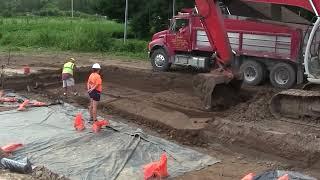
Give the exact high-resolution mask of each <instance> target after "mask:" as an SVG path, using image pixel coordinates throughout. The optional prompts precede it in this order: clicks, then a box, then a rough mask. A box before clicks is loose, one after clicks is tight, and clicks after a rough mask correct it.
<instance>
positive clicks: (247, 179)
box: [241, 173, 255, 180]
mask: <svg viewBox="0 0 320 180" xmlns="http://www.w3.org/2000/svg"><path fill="white" fill-rule="evenodd" d="M254 176H255V174H253V173H250V174H248V175H246V176H245V177H244V178H242V179H241V180H254Z"/></svg>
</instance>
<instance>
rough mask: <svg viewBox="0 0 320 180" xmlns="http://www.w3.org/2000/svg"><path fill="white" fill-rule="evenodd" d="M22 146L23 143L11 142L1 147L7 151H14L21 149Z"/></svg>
mask: <svg viewBox="0 0 320 180" xmlns="http://www.w3.org/2000/svg"><path fill="white" fill-rule="evenodd" d="M21 147H23V144H9V145H6V146H3V147H1V149H2V150H3V151H4V152H5V153H12V152H14V151H16V150H17V149H19V148H21Z"/></svg>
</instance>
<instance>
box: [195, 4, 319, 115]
mask: <svg viewBox="0 0 320 180" xmlns="http://www.w3.org/2000/svg"><path fill="white" fill-rule="evenodd" d="M241 1H248V2H257V3H268V4H279V5H291V6H296V7H301V8H304V9H306V10H308V11H310V12H313V13H314V14H315V15H316V16H317V17H318V18H317V21H316V23H315V25H314V27H313V29H312V31H311V33H310V36H309V40H308V44H307V48H306V50H305V57H304V58H305V59H304V66H305V72H306V74H307V75H308V80H309V81H310V82H312V81H311V80H313V82H319V84H320V78H314V76H312V75H311V73H309V66H308V64H309V62H310V58H311V57H310V53H309V51H310V47H311V44H312V41H313V37H314V36H315V33H316V31H317V29H318V27H320V18H319V13H320V0H241ZM195 3H196V10H197V13H198V15H199V16H200V17H201V22H202V25H203V27H204V29H205V31H206V33H207V36H208V39H209V42H210V44H211V46H212V47H215V49H216V55H217V56H216V61H215V65H216V67H217V65H218V66H219V67H220V68H217V69H214V70H212V71H211V73H207V74H201V75H199V76H198V78H196V79H195V80H194V88H195V91H196V92H198V93H199V94H200V97H201V98H202V100H203V101H204V104H205V109H212V108H213V107H214V106H221V105H226V102H230V99H234V98H236V97H237V92H238V91H239V89H240V88H239V87H241V82H242V81H241V78H239V77H241V76H238V75H239V73H238V72H237V71H231V68H230V66H229V65H230V64H232V63H231V62H232V60H233V54H232V49H231V45H230V43H229V38H228V35H227V31H226V29H225V26H224V22H223V16H222V14H221V10H220V7H219V5H218V4H219V2H218V0H195ZM319 67H320V63H319ZM232 69H233V70H234V68H232ZM236 73H237V74H236ZM239 82H240V83H239ZM296 94H297V93H292V92H285V93H279V95H278V96H277V95H276V96H275V97H274V98H273V100H272V102H271V106H272V107H271V111H272V113H273V114H280V113H281V111H282V109H281V107H285V106H284V105H281V103H282V102H284V101H282V98H283V97H284V96H286V97H289V98H287V99H290V98H291V99H292V96H294V97H295V98H300V99H301V98H302V99H303V98H305V95H304V94H303V93H302V95H298V96H297V95H296ZM300 94H301V92H300ZM316 96H317V97H318V98H314V96H310V97H311V99H317V101H316V103H315V104H316V105H314V104H313V105H311V106H312V107H317V108H316V109H317V110H316V111H317V112H316V114H317V116H319V117H320V103H318V102H320V94H319V95H318V94H317V95H316ZM308 97H309V96H308ZM216 102H218V103H216ZM290 104H298V105H299V104H300V103H294V102H292V103H290ZM303 106H304V107H306V108H300V109H307V110H305V111H303V112H300V113H298V114H302V115H305V114H310V111H312V112H313V111H315V110H314V109H315V108H312V107H311V106H309V105H303ZM299 107H300V106H299ZM296 109H299V108H296Z"/></svg>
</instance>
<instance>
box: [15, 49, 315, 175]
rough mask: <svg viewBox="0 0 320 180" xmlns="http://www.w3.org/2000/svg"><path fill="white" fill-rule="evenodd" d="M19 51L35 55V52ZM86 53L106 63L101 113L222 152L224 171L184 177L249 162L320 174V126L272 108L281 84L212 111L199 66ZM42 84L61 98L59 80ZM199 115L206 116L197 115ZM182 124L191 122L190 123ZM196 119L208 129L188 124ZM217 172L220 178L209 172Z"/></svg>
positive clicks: (81, 100)
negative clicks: (161, 69)
mask: <svg viewBox="0 0 320 180" xmlns="http://www.w3.org/2000/svg"><path fill="white" fill-rule="evenodd" d="M48 57H50V56H44V57H39V56H37V58H36V61H32V63H33V65H34V66H40V65H41V66H44V65H46V63H44V64H41V63H40V64H39V61H41V60H44V59H47V58H48ZM62 57H65V55H61V56H57V58H56V59H60V60H59V61H58V60H53V62H50V63H49V64H51V66H55V67H58V66H61V62H63V60H61V59H63V58H62ZM18 58H19V59H20V60H21V61H26V62H30V61H29V59H30V57H26V56H19V57H17V59H18ZM86 58H87V56H83V57H80V58H79V59H80V62H79V63H80V64H81V65H87V64H90V63H92V62H100V63H101V64H103V65H105V66H104V68H103V69H104V73H103V76H104V83H105V84H104V91H103V96H102V97H103V99H102V101H101V104H100V105H101V106H100V108H101V109H100V110H101V112H102V113H107V114H109V115H110V114H111V115H116V116H121V117H124V118H125V119H127V120H128V123H132V124H133V125H137V126H138V127H144V128H145V129H146V130H149V131H150V133H152V132H156V133H157V134H158V135H160V136H164V137H166V138H168V139H170V140H176V141H178V142H179V143H182V144H187V145H191V146H194V148H198V147H201V148H200V149H199V150H200V151H204V152H206V153H208V154H213V155H217V156H216V157H221V158H222V160H223V163H222V164H221V166H219V168H221V169H220V172H219V171H218V170H217V169H215V168H214V167H213V168H209V169H207V170H204V171H201V172H199V173H197V172H195V173H191V174H189V175H187V176H186V177H183V179H193V178H196V179H197V178H199V177H203V178H208V179H239V178H241V177H242V176H243V175H244V174H245V173H247V172H251V171H250V169H251V170H252V171H262V170H267V169H269V168H279V167H280V168H282V169H289V170H299V171H301V172H305V173H307V174H310V175H313V176H315V177H320V174H319V173H320V169H319V168H320V165H319V164H320V163H319V152H320V143H319V142H320V140H319V138H318V137H320V136H319V132H320V128H319V126H318V125H314V124H310V123H302V124H300V123H294V122H291V121H284V120H279V119H275V118H274V117H273V116H272V115H271V113H270V111H269V107H268V102H269V101H270V98H271V97H272V96H273V95H274V94H275V93H276V92H277V91H278V90H274V89H273V88H270V86H269V85H265V86H261V87H254V88H252V87H243V88H242V91H241V93H242V94H241V95H240V96H238V97H237V98H233V100H234V99H235V100H234V101H233V102H232V103H231V105H232V106H231V107H227V109H226V108H222V109H216V110H214V111H213V112H206V111H203V109H202V106H203V104H202V101H201V99H200V98H199V97H198V96H197V95H195V94H194V91H193V77H194V72H188V71H183V72H179V71H176V70H174V72H169V73H156V72H152V71H151V70H150V66H149V65H147V64H146V63H140V64H139V63H131V62H128V61H126V62H116V61H113V60H111V61H110V60H106V61H103V58H100V59H99V58H90V59H89V61H85V60H86ZM42 62H46V61H42ZM87 70H88V69H87ZM87 70H86V71H85V70H83V71H81V72H79V73H78V74H77V75H76V77H77V82H78V84H77V86H76V89H77V90H78V91H79V92H80V96H77V97H69V98H68V99H67V101H69V102H73V103H76V104H80V105H82V106H83V107H86V106H87V103H88V99H87V93H86V90H85V83H82V82H84V81H85V80H86V78H87V77H88V75H89V73H88V71H87ZM42 79H43V81H53V80H52V79H46V78H42ZM79 83H80V84H79ZM81 83H82V84H81ZM43 88H44V89H43V90H40V89H38V90H37V91H38V93H40V94H43V95H45V96H47V97H50V98H59V97H60V95H61V90H60V88H58V87H56V88H54V87H50V88H46V87H45V86H43ZM155 113H156V114H157V115H156V116H155V115H154V114H155ZM163 117H166V118H163ZM195 118H196V119H197V118H201V119H206V120H204V121H198V119H197V120H194V119H195ZM199 122H200V123H199ZM181 124H186V125H187V126H188V128H186V127H184V126H181ZM195 125H197V127H198V126H199V125H200V126H201V128H200V129H190V128H189V127H194V126H195ZM255 167H259V168H255ZM236 169H239V170H238V171H237V170H236ZM210 173H213V177H214V178H211V177H210V176H209V175H210Z"/></svg>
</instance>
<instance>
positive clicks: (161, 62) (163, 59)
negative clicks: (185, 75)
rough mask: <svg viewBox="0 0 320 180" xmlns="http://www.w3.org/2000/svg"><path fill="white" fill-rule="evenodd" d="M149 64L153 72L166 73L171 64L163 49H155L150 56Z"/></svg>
mask: <svg viewBox="0 0 320 180" xmlns="http://www.w3.org/2000/svg"><path fill="white" fill-rule="evenodd" d="M151 64H152V67H153V70H155V71H168V70H169V69H170V66H171V63H169V57H168V55H167V53H166V52H165V51H164V50H163V49H156V50H155V51H154V52H153V53H152V55H151Z"/></svg>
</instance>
